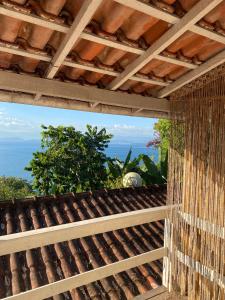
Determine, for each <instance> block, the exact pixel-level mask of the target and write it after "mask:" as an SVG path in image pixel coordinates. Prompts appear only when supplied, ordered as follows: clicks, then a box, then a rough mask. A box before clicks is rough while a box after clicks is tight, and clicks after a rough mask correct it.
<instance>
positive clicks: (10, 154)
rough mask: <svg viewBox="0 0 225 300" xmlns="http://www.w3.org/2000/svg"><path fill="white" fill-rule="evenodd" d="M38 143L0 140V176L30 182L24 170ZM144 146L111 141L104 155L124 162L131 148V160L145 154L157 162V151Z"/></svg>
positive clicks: (38, 147) (28, 174)
mask: <svg viewBox="0 0 225 300" xmlns="http://www.w3.org/2000/svg"><path fill="white" fill-rule="evenodd" d="M40 143H41V142H40V141H39V140H20V139H18V140H11V139H10V140H7V139H5V140H0V176H16V177H21V178H23V179H26V180H28V181H30V180H32V176H31V174H30V172H28V171H25V170H24V168H25V167H26V166H27V165H28V163H29V161H30V160H31V159H32V154H33V153H34V152H36V151H38V150H39V151H40V150H41V147H40ZM145 144H146V143H144V142H139V143H135V142H126V141H124V142H122V141H121V142H117V141H112V142H110V144H109V147H108V148H107V149H106V151H105V153H106V154H107V155H108V156H109V157H111V158H114V157H117V158H119V159H120V160H124V159H125V157H126V155H127V153H128V151H129V149H130V148H131V149H132V156H131V158H132V159H133V158H135V157H137V156H138V155H139V154H147V155H149V156H151V157H153V159H154V161H157V160H158V151H157V149H155V148H153V147H150V148H147V147H146V145H145Z"/></svg>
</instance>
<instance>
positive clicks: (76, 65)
mask: <svg viewBox="0 0 225 300" xmlns="http://www.w3.org/2000/svg"><path fill="white" fill-rule="evenodd" d="M0 51H2V52H5V53H11V54H15V55H20V56H23V57H29V58H33V59H37V60H41V61H46V62H50V61H51V60H52V57H51V56H48V55H47V54H41V53H39V54H36V53H31V52H28V51H25V50H23V49H19V48H9V47H7V46H3V45H0ZM62 65H64V66H68V67H72V68H78V69H83V70H87V71H91V72H97V73H101V74H106V75H110V76H115V77H116V76H118V75H119V74H120V73H119V72H116V71H113V70H112V71H110V70H106V69H101V68H98V67H96V66H88V65H85V64H80V63H76V62H73V61H71V60H69V59H66V60H64V62H63V63H62ZM191 69H193V67H191ZM131 79H132V80H134V81H138V82H146V83H150V84H155V85H160V86H167V85H168V83H167V82H163V81H160V80H156V79H150V78H149V79H148V78H142V77H138V76H132V78H131ZM36 100H37V98H36Z"/></svg>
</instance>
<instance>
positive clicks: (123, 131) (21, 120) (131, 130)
mask: <svg viewBox="0 0 225 300" xmlns="http://www.w3.org/2000/svg"><path fill="white" fill-rule="evenodd" d="M156 121H157V119H153V118H139V117H138V118H137V117H128V116H119V115H109V114H108V115H107V114H97V113H89V112H81V111H74V110H64V109H55V108H48V107H38V106H30V105H21V104H13V103H1V102H0V138H22V139H27V140H28V139H39V138H40V125H41V124H44V125H50V124H51V125H54V126H57V125H65V126H67V125H72V126H74V127H76V128H77V129H79V130H84V129H85V126H86V124H91V125H96V126H98V127H99V128H102V127H106V129H107V130H108V131H109V132H110V133H112V134H113V135H114V141H120V142H127V141H128V142H147V141H148V140H149V139H151V138H152V136H153V126H154V123H155V122H156Z"/></svg>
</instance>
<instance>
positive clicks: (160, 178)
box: [139, 154, 166, 185]
mask: <svg viewBox="0 0 225 300" xmlns="http://www.w3.org/2000/svg"><path fill="white" fill-rule="evenodd" d="M139 159H140V171H139V174H140V175H141V177H142V179H143V180H144V182H145V184H146V185H148V184H163V183H166V178H165V177H164V175H163V173H162V172H161V168H160V164H155V163H154V161H153V160H152V159H151V158H150V157H149V156H148V155H146V154H140V155H139Z"/></svg>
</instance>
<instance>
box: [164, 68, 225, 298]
mask: <svg viewBox="0 0 225 300" xmlns="http://www.w3.org/2000/svg"><path fill="white" fill-rule="evenodd" d="M171 110H172V113H171V118H172V123H173V124H172V129H171V145H170V153H169V180H168V204H179V206H178V207H177V208H176V209H175V210H173V211H171V214H170V216H169V219H170V223H171V224H172V225H171V226H172V234H171V240H172V246H171V249H170V257H169V258H170V260H171V268H172V269H171V280H172V282H171V286H172V289H173V290H174V291H176V292H177V293H178V294H181V295H186V296H188V299H195V300H198V299H201V300H212V299H215V300H224V299H225V189H224V185H225V180H224V177H225V176H224V175H225V75H224V67H222V68H220V69H219V71H218V69H217V70H215V71H214V72H211V73H210V74H207V76H205V77H204V78H201V81H197V82H195V85H192V86H190V85H189V86H188V87H186V88H185V89H183V90H181V91H179V92H178V93H177V94H174V95H173V96H172V98H171Z"/></svg>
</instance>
